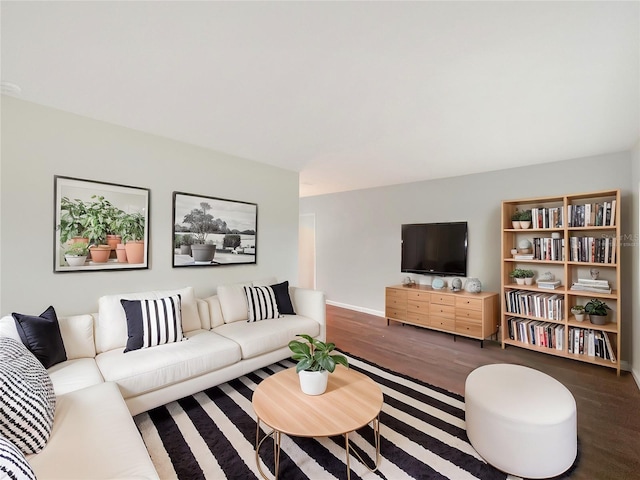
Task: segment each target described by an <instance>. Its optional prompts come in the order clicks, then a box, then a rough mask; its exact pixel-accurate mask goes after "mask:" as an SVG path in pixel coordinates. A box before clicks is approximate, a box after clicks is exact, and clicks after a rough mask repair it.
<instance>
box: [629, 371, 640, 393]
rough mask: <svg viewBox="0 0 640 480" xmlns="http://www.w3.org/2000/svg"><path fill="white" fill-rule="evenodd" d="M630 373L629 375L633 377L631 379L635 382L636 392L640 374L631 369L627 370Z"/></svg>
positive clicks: (639, 383)
mask: <svg viewBox="0 0 640 480" xmlns="http://www.w3.org/2000/svg"><path fill="white" fill-rule="evenodd" d="M629 370H630V371H631V375H632V376H633V379H634V380H635V381H636V386H637V387H638V390H640V372H638V371H637V370H634V369H633V368H630V369H629Z"/></svg>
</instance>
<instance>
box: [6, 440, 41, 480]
mask: <svg viewBox="0 0 640 480" xmlns="http://www.w3.org/2000/svg"><path fill="white" fill-rule="evenodd" d="M0 478H2V479H5V478H7V479H16V480H17V479H20V480H36V475H35V473H33V470H32V469H31V465H29V462H27V459H26V458H24V454H23V453H22V452H21V451H20V449H19V448H18V447H16V446H15V445H14V444H13V443H11V442H10V441H9V440H7V439H6V438H4V437H2V436H0Z"/></svg>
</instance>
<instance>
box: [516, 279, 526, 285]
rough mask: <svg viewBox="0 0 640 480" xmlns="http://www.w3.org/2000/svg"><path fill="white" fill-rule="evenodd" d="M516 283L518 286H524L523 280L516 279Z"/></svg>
mask: <svg viewBox="0 0 640 480" xmlns="http://www.w3.org/2000/svg"><path fill="white" fill-rule="evenodd" d="M516 283H517V284H518V285H524V278H516Z"/></svg>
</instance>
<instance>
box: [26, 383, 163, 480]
mask: <svg viewBox="0 0 640 480" xmlns="http://www.w3.org/2000/svg"><path fill="white" fill-rule="evenodd" d="M27 460H28V461H29V463H30V464H31V466H32V468H33V470H34V472H35V473H36V475H37V477H38V478H39V479H65V480H71V479H78V480H79V479H82V480H86V479H92V480H100V479H113V478H123V479H124V478H129V479H134V478H136V479H156V478H158V474H157V473H156V470H155V468H154V466H153V463H152V461H151V459H150V458H149V454H148V453H147V449H146V448H145V446H144V442H143V441H142V437H140V434H139V432H138V430H137V428H136V425H135V423H134V421H133V419H132V418H131V414H130V413H129V409H128V408H127V405H126V404H125V402H124V400H123V399H122V396H121V395H120V392H119V390H118V386H117V385H115V384H113V383H101V384H99V385H94V386H91V387H88V388H83V389H82V390H76V391H74V392H70V393H67V394H65V395H61V396H60V398H59V399H58V408H57V410H56V419H55V422H54V424H53V431H52V432H51V438H50V440H49V443H48V445H47V448H45V449H44V450H42V451H41V452H40V453H39V454H37V455H29V456H27Z"/></svg>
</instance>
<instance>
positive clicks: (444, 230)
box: [401, 222, 467, 277]
mask: <svg viewBox="0 0 640 480" xmlns="http://www.w3.org/2000/svg"><path fill="white" fill-rule="evenodd" d="M401 270H402V271H403V272H407V273H422V274H425V275H442V276H460V277H466V276H467V222H448V223H412V224H406V225H402V264H401Z"/></svg>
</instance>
